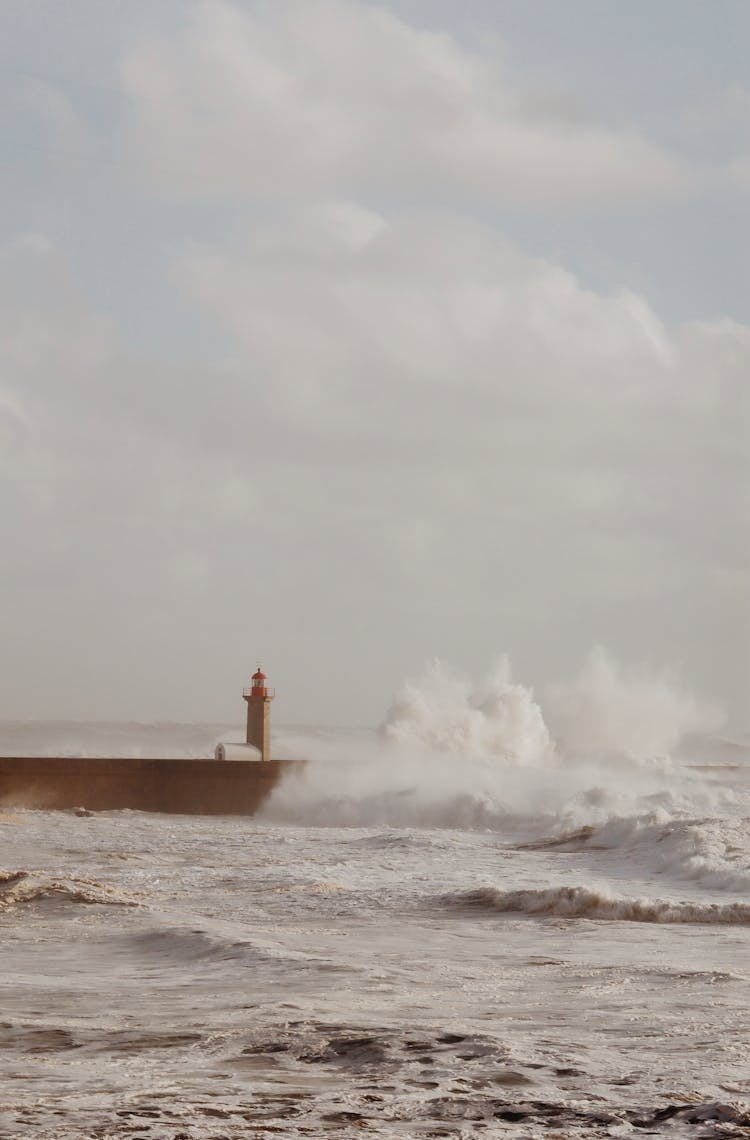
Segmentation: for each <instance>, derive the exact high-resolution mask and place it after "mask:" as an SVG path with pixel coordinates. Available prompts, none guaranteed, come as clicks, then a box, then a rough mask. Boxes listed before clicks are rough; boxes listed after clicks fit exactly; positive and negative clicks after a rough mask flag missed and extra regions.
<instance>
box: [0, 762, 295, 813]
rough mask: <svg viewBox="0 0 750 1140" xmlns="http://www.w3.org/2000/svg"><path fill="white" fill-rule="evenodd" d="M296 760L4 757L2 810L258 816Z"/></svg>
mask: <svg viewBox="0 0 750 1140" xmlns="http://www.w3.org/2000/svg"><path fill="white" fill-rule="evenodd" d="M303 767H304V764H303V762H301V761H296V760H268V761H265V762H263V761H256V762H253V761H244V762H243V761H231V760H184V759H179V760H177V759H174V760H172V759H169V760H158V759H153V760H149V759H140V758H139V759H127V758H121V757H80V756H55V757H34V756H0V807H26V808H40V809H44V810H47V811H50V810H55V809H62V808H74V807H86V808H89V809H90V810H91V811H113V810H118V809H122V808H131V809H133V810H134V811H154V812H167V813H176V814H183V815H253V814H254V813H255V812H256V811H257V810H258V808H259V807H260V806H261V804H262V803H263V802H264V801H265V800H266V799H267V798H268V796H269V795H270V794H271V792H272V791H273V789H274V788H275V787H276V785H277V784H278V783H279V782H280V781H281V779H282V778H294V776H295V775H298V774H299V773H300V772H301V770H302V768H303Z"/></svg>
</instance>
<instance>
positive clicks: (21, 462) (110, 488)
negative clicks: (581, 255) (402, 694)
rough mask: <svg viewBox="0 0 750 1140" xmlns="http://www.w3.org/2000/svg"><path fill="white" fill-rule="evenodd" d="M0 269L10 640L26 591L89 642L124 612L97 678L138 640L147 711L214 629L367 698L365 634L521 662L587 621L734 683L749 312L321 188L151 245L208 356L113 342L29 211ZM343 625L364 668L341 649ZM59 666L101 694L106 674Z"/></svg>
mask: <svg viewBox="0 0 750 1140" xmlns="http://www.w3.org/2000/svg"><path fill="white" fill-rule="evenodd" d="M0 270H1V272H0V295H2V296H3V297H4V298H5V301H4V306H5V307H6V309H7V312H8V318H7V320H6V321H5V323H4V325H3V330H2V332H3V337H2V352H1V354H0V355H1V359H0V365H1V367H2V377H3V404H2V409H3V414H4V416H5V418H4V419H3V420H2V423H3V425H4V426H3V432H4V434H3V435H2V437H1V438H2V439H4V440H5V442H6V444H7V450H8V453H9V454H10V452H12V455H11V456H10V467H9V468H6V469H5V472H4V473H5V475H6V476H8V478H6V482H5V484H4V487H5V490H4V491H3V492H2V494H0V514H1V515H2V525H3V534H4V537H5V540H6V543H7V549H8V550H9V551H10V554H9V555H8V556H7V558H6V574H7V576H8V579H9V581H10V582H11V584H12V586H13V589H12V596H13V598H14V601H13V607H12V612H9V613H8V614H6V615H5V616H6V618H7V622H6V627H7V628H8V629H12V630H15V631H16V633H15V635H14V636H16V637H17V638H19V639H21V641H19V644H20V643H21V642H22V634H21V632H20V631H21V630H22V629H23V628H24V627H25V626H26V625H28V624H29V623H30V622H37V623H38V622H39V620H40V614H41V615H46V616H45V617H44V620H45V621H53V624H54V623H57V624H58V625H59V626H60V629H61V632H60V635H59V636H60V638H61V641H60V652H61V653H62V652H63V645H65V646H68V651H69V652H70V653H72V654H74V656H75V655H77V659H78V660H80V659H81V657H82V656H86V655H88V657H87V660H89V661H91V660H99V659H100V658H101V660H102V663H103V664H102V668H104V661H105V656H104V649H103V648H101V649H100V640H101V638H102V637H106V638H108V642H109V643H110V644H111V643H113V641H114V642H118V643H122V644H124V645H129V644H130V643H131V641H132V645H131V649H130V650H129V652H130V654H131V656H133V655H135V656H138V654H139V653H141V655H144V654H145V657H147V658H148V660H147V662H145V663H144V662H142V663H141V664H140V665H139V669H140V670H141V672H140V673H139V675H138V679H136V678H132V679H129V681H128V688H127V690H126V691H125V690H124V691H123V695H122V699H123V701H125V699H126V698H127V700H128V701H132V702H136V701H137V700H140V701H141V702H143V703H144V704H145V706H146V707H148V702H149V700H151V699H152V698H151V694H152V693H155V692H157V691H158V689H159V686H158V684H157V683H156V682H157V677H158V671H159V669H160V668H161V669H163V668H164V665H163V664H160V662H163V659H164V655H165V654H166V655H167V656H168V659H169V668H170V669H172V670H175V671H176V675H175V684H176V686H177V688H176V692H175V695H174V700H175V701H176V702H177V703H176V705H175V706H170V707H169V708H167V709H165V708H164V707H163V700H164V694H163V687H162V691H161V692H160V694H159V700H160V701H161V702H162V703H161V705H160V708H159V710H157V709H156V708H154V715H157V714H158V715H177V716H180V715H183V716H184V715H187V716H190V715H194V713H193V712H192V711H191V710H188V709H184V708H182V709H181V708H180V706H179V699H180V691H181V690H180V678H182V681H183V683H184V692H193V691H194V690H195V685H196V681H195V679H194V676H193V672H192V671H193V670H194V669H195V668H199V669H204V666H200V667H198V666H196V665H195V662H194V661H193V660H192V658H191V649H190V647H191V646H192V645H194V644H201V643H202V640H201V639H203V643H205V644H210V643H211V642H212V640H213V638H214V637H215V636H216V633H215V631H216V630H219V631H222V633H221V635H220V636H221V638H222V639H223V640H224V643H225V644H224V648H223V651H222V654H223V655H222V666H221V667H222V669H226V671H227V675H229V673H230V672H231V671H232V669H235V668H236V669H238V670H240V669H241V668H242V667H243V664H242V655H243V653H244V652H246V649H247V644H248V638H250V639H251V640H252V639H255V644H256V645H258V644H260V646H261V647H262V646H263V645H269V644H273V647H274V654H276V655H277V659H278V660H283V659H284V657H285V656H288V658H289V660H290V661H291V664H288V665H287V668H288V669H289V674H288V677H287V684H289V685H290V686H291V687H292V688H293V689H296V690H297V691H299V692H301V693H307V694H310V701H312V702H313V703H314V702H315V701H323V702H325V700H326V695H325V694H326V692H327V691H328V690H327V686H326V684H325V683H324V681H321V682H320V684H319V686H318V682H317V681H315V680H312V681H311V680H310V677H309V676H308V675H307V672H308V671H309V670H311V669H312V670H313V671H315V668H316V665H318V667H319V669H320V671H321V672H322V674H323V675H328V676H331V675H332V673H331V671H334V673H336V671H337V670H338V671H339V672H338V673H336V675H337V676H338V677H339V678H340V681H339V682H337V683H340V684H342V685H343V690H340V692H341V693H342V694H343V696H342V699H346V700H347V701H351V707H352V709H353V710H359V711H358V712H357V711H353V712H352V713H351V715H352V716H353V717H356V716H357V715H359V716H362V717H365V718H366V717H367V716H370V717H373V718H375V717H377V715H379V712H380V711H381V708H380V707H378V706H377V705H376V707H373V703H375V702H376V697H375V695H374V694H376V693H378V694H379V696H378V698H377V699H378V700H380V699H381V698H382V702H383V704H384V703H385V702H386V701H387V699H388V696H389V695H390V694H389V692H388V691H387V688H388V686H389V685H390V684H391V683H392V678H391V677H387V678H386V677H383V676H382V675H380V674H379V670H380V669H381V667H382V665H383V663H384V662H386V661H388V660H390V661H391V662H393V661H394V660H395V661H396V663H397V664H396V668H401V667H402V665H405V664H406V663H407V662H409V661H414V660H415V658H416V659H417V661H418V660H419V659H420V658H421V657H422V656H423V655H428V654H430V653H435V652H441V653H443V654H444V655H445V656H447V657H449V658H453V659H457V660H459V661H463V660H465V658H466V654H468V653H477V652H481V651H482V647H484V651H486V652H488V653H490V652H494V651H496V650H498V649H503V648H507V649H509V650H510V651H511V652H512V653H513V654H514V656H520V657H521V659H522V661H525V662H527V663H528V662H529V661H532V660H533V661H534V662H536V665H535V667H534V668H533V670H532V669H529V667H528V664H527V665H525V666H524V671H527V670H528V671H530V672H533V675H534V676H535V677H539V674H540V673H543V671H544V670H545V669H548V670H549V672H551V673H559V672H560V671H561V670H565V668H566V666H567V660H568V658H567V657H566V655H569V656H572V657H573V658H575V657H577V656H578V655H579V654H580V653H581V652H582V651H583V650H585V648H586V647H587V646H588V644H590V643H591V642H592V641H595V640H597V639H599V640H606V641H607V642H608V643H609V644H611V645H612V646H613V648H614V649H615V651H617V652H620V653H623V654H624V655H625V656H627V657H630V658H633V657H635V658H637V657H638V656H639V655H640V654H641V653H644V654H647V655H650V656H651V657H652V659H656V660H659V659H666V660H670V659H672V658H674V657H678V658H681V659H682V663H683V665H684V666H685V672H686V675H687V676H688V678H689V680H690V683H691V684H693V685H697V687H699V688H700V687H703V688H708V691H709V692H713V693H714V694H716V695H718V696H719V697H723V696H724V691H725V690H726V691H729V692H731V690H732V686H733V685H735V686H736V682H737V677H738V676H740V662H741V659H742V654H743V653H744V651H745V650H744V646H745V644H746V639H745V637H744V634H743V632H742V629H741V623H739V622H738V619H737V613H738V612H742V611H741V610H739V611H738V606H740V605H741V604H744V603H743V599H747V597H748V593H749V592H750V584H749V583H748V563H749V558H748V536H747V534H746V533H745V529H744V527H743V526H741V525H739V523H738V520H741V519H743V518H746V517H747V516H748V513H749V508H750V503H748V501H747V494H748V491H747V488H748V455H747V447H746V440H747V438H748V433H747V428H748V391H747V385H746V376H747V374H748V366H749V365H750V330H748V329H747V328H745V327H743V326H740V325H737V324H733V323H732V322H728V321H724V322H714V323H710V324H704V325H692V326H687V327H685V328H682V329H677V330H670V329H667V328H665V327H664V326H663V325H662V324H661V323H660V321H659V320H658V318H657V317H656V315H655V314H654V313H653V311H652V310H651V309H650V307H649V306H648V304H647V303H646V302H645V301H644V300H643V298H640V297H637V296H633V295H631V294H628V293H625V294H621V295H613V296H601V295H597V294H595V293H592V292H589V291H587V290H585V289H583V288H582V287H581V286H580V284H579V283H578V282H577V281H576V280H575V278H574V277H573V276H572V275H570V274H569V273H567V272H565V271H564V270H563V269H561V268H560V267H559V266H556V265H554V264H552V263H550V262H547V261H542V260H538V259H533V258H529V257H528V256H526V255H524V254H523V253H522V252H520V251H519V250H518V249H516V248H515V247H513V246H511V245H509V244H508V243H506V242H504V241H503V240H501V239H500V238H498V237H497V236H496V235H495V234H494V233H493V232H492V231H491V230H486V229H483V228H482V227H479V226H476V225H473V224H469V223H466V222H461V221H458V220H456V219H447V218H444V217H432V218H430V217H422V218H420V219H412V220H409V219H406V218H403V217H402V218H400V219H399V220H396V221H394V220H389V219H387V218H386V217H384V216H378V215H376V214H372V213H368V212H366V211H363V210H362V209H361V208H359V207H352V206H350V205H346V204H344V205H339V204H336V203H331V204H328V205H325V206H321V207H320V208H315V209H304V210H299V211H295V212H293V213H292V214H291V215H288V216H281V217H279V218H278V221H277V224H276V225H275V226H271V225H269V223H268V221H266V222H264V223H263V224H258V225H257V226H256V227H252V228H250V229H249V230H248V231H247V233H246V235H245V239H244V242H243V243H240V244H239V245H237V247H236V248H234V249H233V250H232V251H231V252H227V251H226V250H225V249H221V248H210V247H202V248H201V247H197V246H196V247H195V248H194V249H193V251H192V252H191V253H190V255H189V256H187V257H185V258H184V259H183V260H182V261H181V262H180V263H178V264H177V265H176V266H175V269H174V276H175V279H176V280H177V281H178V282H179V283H180V286H181V288H182V289H183V290H184V291H185V293H186V295H187V296H189V297H190V298H191V300H192V303H194V304H195V305H197V306H199V307H200V309H201V310H202V311H203V312H204V313H208V314H210V315H211V316H212V317H213V318H214V320H215V321H216V322H217V323H218V325H219V326H220V328H221V329H222V330H224V332H225V334H226V336H227V338H228V339H229V342H230V343H231V345H232V347H233V352H234V357H233V359H232V360H230V361H228V362H227V363H225V364H224V365H223V366H222V367H209V366H197V365H191V366H182V367H180V366H175V365H171V366H165V365H163V364H159V365H157V364H155V363H154V362H153V361H148V360H145V361H134V360H132V359H130V357H129V354H128V353H127V352H126V351H125V350H124V348H123V346H122V345H120V344H118V342H117V338H116V337H115V336H114V334H113V333H112V330H111V329H110V328H109V326H108V324H107V322H106V321H104V322H103V321H102V320H101V318H99V317H98V316H97V315H96V313H95V312H94V311H93V310H92V308H91V307H90V305H88V304H87V303H86V302H85V300H84V299H83V298H82V297H81V296H80V294H79V293H78V292H77V289H76V287H75V281H74V280H73V279H72V278H71V275H70V273H69V271H68V270H67V268H66V267H65V263H64V261H63V259H61V257H60V255H59V254H58V253H57V252H56V251H55V250H54V249H52V248H49V247H44V246H43V245H42V244H40V243H39V242H37V243H32V244H31V245H30V244H29V243H28V242H27V243H22V244H21V245H16V246H15V247H13V248H12V249H11V250H10V251H6V254H5V257H4V258H0ZM24 283H25V284H24ZM27 286H28V287H27ZM11 301H13V304H14V305H15V307H14V308H13V306H12V305H11ZM30 457H31V459H30ZM94 473H95V474H94ZM29 479H31V480H32V482H34V485H35V486H37V487H38V488H39V493H38V494H36V493H35V494H34V495H32V496H31V499H32V500H33V518H34V525H33V527H31V528H30V516H29V501H30V499H29V494H28V490H29V485H28V480H29ZM30 564H31V565H32V566H38V567H40V568H41V567H43V568H44V581H45V583H46V586H45V592H44V594H43V595H40V594H39V591H38V588H37V586H36V584H35V580H34V576H33V575H32V576H31V578H30V577H29V572H28V567H29V565H30ZM7 596H8V597H10V596H11V595H10V594H9V595H7ZM53 605H54V606H55V611H54V615H52V614H51V613H50V612H49V607H50V606H53ZM92 607H93V610H94V612H97V613H98V614H99V617H98V618H97V620H96V621H95V622H93V623H92V621H91V613H92ZM280 615H283V619H281V618H280ZM76 621H77V624H76ZM248 621H250V622H251V625H252V629H251V630H249V629H248V626H247V623H248ZM50 636H51V635H50ZM712 638H714V639H718V640H717V643H716V645H715V646H713V648H712V647H711V639H712ZM165 639H166V640H165ZM363 639H365V640H366V642H367V650H366V652H364V651H363V644H362V642H363ZM71 646H72V647H73V648H70V647H71ZM144 647H146V648H145V649H144ZM321 647H322V648H321ZM48 651H49V653H51V654H52V656H54V652H53V650H52V649H49V647H48ZM258 651H261V650H260V649H259V650H258ZM24 652H25V650H24ZM29 654H30V655H29V660H28V669H29V670H33V665H34V660H33V655H32V654H31V651H30V650H29ZM352 655H355V656H356V657H357V659H358V660H359V661H360V662H361V661H363V659H364V658H365V657H366V658H367V664H366V665H365V664H362V666H361V667H362V669H363V670H369V671H370V672H369V674H368V680H367V683H366V684H363V677H362V676H358V677H356V678H351V683H349V681H347V680H344V679H343V676H342V674H341V673H340V670H341V669H342V668H343V666H342V664H341V662H342V661H344V660H346V658H347V657H349V658H351V657H352ZM126 656H127V654H126ZM177 658H179V661H178V660H177ZM316 658H317V661H316ZM539 662H541V663H542V664H541V665H539ZM468 663H469V664H471V663H472V662H468ZM210 667H211V668H213V665H211V666H210ZM205 669H209V662H206V664H205ZM191 678H192V679H191ZM540 679H543V676H542V677H541V678H540ZM23 682H24V673H23V670H21V671H20V672H19V673H18V679H17V684H18V685H19V686H20V685H22V684H23ZM15 683H16V682H14V684H15ZM27 683H28V678H27ZM206 683H207V689H208V690H209V691H215V689H216V678H215V677H211V678H210V679H209V678H208V677H206ZM76 684H77V682H74V681H71V692H73V690H75V689H76ZM222 684H223V683H222ZM227 685H228V691H231V678H229V676H228V680H227ZM97 686H98V687H97ZM191 686H192V687H191ZM378 686H380V688H378ZM384 690H386V691H384ZM76 691H77V690H76ZM224 691H225V690H224V688H223V687H221V692H224ZM87 692H88V693H89V694H90V695H91V696H92V699H93V698H95V697H96V698H97V699H99V698H101V701H104V707H110V708H112V706H107V705H106V702H107V701H108V700H110V697H109V696H108V690H107V689H106V683H105V681H104V680H102V682H101V684H99V682H97V681H95V680H92V681H91V684H90V686H89V688H88V690H87ZM63 693H64V687H63V689H61V690H60V694H61V695H60V699H61V700H62V699H63V696H62V694H63ZM368 702H370V703H368ZM99 707H100V708H101V707H102V706H101V705H100V706H99ZM137 708H140V706H134V705H129V706H126V709H125V715H134V714H136V710H137ZM112 712H113V713H114V708H112ZM310 712H311V710H310V708H307V709H306V710H304V711H302V715H306V714H307V715H309V714H310ZM114 714H115V715H117V714H116V713H114ZM82 715H86V713H85V711H83V712H82ZM98 715H106V714H105V712H104V711H101V712H100V713H99V714H98ZM137 715H148V714H147V713H146V714H144V713H143V712H142V711H138V712H137ZM201 715H210V712H207V713H202V714H201ZM330 715H335V714H334V712H333V710H331V713H330Z"/></svg>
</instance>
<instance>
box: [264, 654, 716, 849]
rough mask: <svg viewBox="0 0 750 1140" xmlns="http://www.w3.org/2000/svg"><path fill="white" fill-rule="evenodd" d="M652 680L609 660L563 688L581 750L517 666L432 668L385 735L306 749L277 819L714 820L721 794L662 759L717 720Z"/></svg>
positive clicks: (429, 822)
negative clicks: (477, 677) (702, 816)
mask: <svg viewBox="0 0 750 1140" xmlns="http://www.w3.org/2000/svg"><path fill="white" fill-rule="evenodd" d="M645 677H646V674H642V675H641V674H638V680H637V683H636V681H635V680H634V679H633V676H632V675H630V674H628V673H626V672H625V671H623V670H621V669H620V668H619V667H618V666H617V665H616V664H615V663H614V662H612V661H611V659H610V658H608V657H607V656H606V655H603V654H602V653H601V651H597V652H596V653H595V654H594V655H593V656H592V657H591V658H590V659H589V662H588V663H587V664H586V666H585V667H584V669H583V671H582V672H581V674H580V675H579V676H578V677H577V678H576V679H575V680H574V681H573V682H572V683H570V684H569V685H568V686H567V687H566V686H557V687H555V688H554V689H553V690H552V698H551V699H552V703H553V706H554V712H555V713H556V714H557V716H558V720H560V719H562V720H563V721H564V722H565V724H567V726H568V728H569V729H570V734H569V735H570V739H569V740H560V741H557V742H555V741H554V740H553V736H552V734H551V732H550V731H549V729H548V726H547V721H546V718H545V714H544V712H543V710H542V706H541V704H540V703H538V702H537V701H536V700H535V698H534V693H533V691H532V690H531V689H530V688H528V687H526V686H524V685H522V684H519V683H517V682H514V681H513V680H512V676H511V670H510V665H509V663H508V661H507V659H505V658H502V659H501V660H500V663H499V665H498V666H497V667H496V668H495V669H494V670H493V671H492V673H491V674H490V675H489V677H488V678H487V679H486V680H485V681H484V682H483V683H480V684H476V685H475V684H472V683H471V682H470V681H469V680H468V679H466V678H465V677H461V676H459V675H458V674H456V673H454V672H453V671H451V670H450V669H449V668H447V667H446V666H444V665H442V664H441V663H439V662H433V663H431V664H430V665H428V666H427V668H426V669H425V671H424V673H423V674H422V676H421V677H419V678H417V679H414V680H409V681H407V682H405V683H404V685H403V686H402V688H401V689H400V690H399V692H398V693H397V694H396V696H395V697H394V700H393V702H392V704H391V707H390V709H389V710H388V713H387V715H386V717H385V720H384V722H383V724H382V725H381V727H380V728H379V730H378V731H377V732H376V733H372V734H369V735H368V734H365V733H360V734H358V735H357V737H356V738H353V739H351V740H350V741H348V742H346V741H344V739H343V738H342V737H340V736H338V737H329V738H328V739H327V740H323V739H321V737H320V736H318V737H317V738H315V739H310V740H309V742H308V745H307V747H306V748H305V749H301V748H300V742H299V740H297V741H296V742H295V745H296V746H295V754H296V755H300V756H303V757H304V758H306V759H309V760H310V764H309V765H308V768H307V769H306V771H305V772H304V774H303V775H302V777H301V778H300V779H299V780H295V781H294V783H287V784H283V785H282V786H281V787H280V788H279V789H278V790H277V791H276V792H275V793H274V795H273V796H272V798H271V800H270V801H269V803H268V804H267V806H266V809H265V811H264V814H265V815H266V817H267V818H269V819H275V820H279V821H281V820H286V821H295V822H304V823H311V824H317V825H324V826H325V825H334V826H335V825H345V826H367V825H371V824H372V825H381V824H382V825H392V826H423V827H459V828H492V829H493V830H507V829H508V827H510V826H512V825H513V824H514V821H515V822H518V823H522V822H523V820H524V819H527V820H534V821H535V825H536V826H539V824H540V822H541V821H544V823H545V825H546V826H547V827H548V828H549V829H550V830H553V831H554V830H555V829H556V828H557V829H560V830H563V829H565V828H566V827H572V826H576V825H578V826H580V825H582V824H585V823H589V822H603V821H606V820H608V819H610V818H612V817H618V816H630V815H643V814H646V813H649V812H653V811H655V810H657V809H659V810H662V811H664V812H666V813H668V814H672V813H677V814H679V813H688V814H695V813H696V811H706V812H707V811H710V810H711V806H712V803H713V802H714V801H715V798H716V793H714V792H712V791H711V789H710V787H708V786H707V785H706V784H705V781H704V780H703V778H702V777H701V776H700V775H699V774H698V773H697V772H696V771H695V770H691V769H689V768H687V767H686V766H685V765H683V764H682V763H681V762H680V761H679V759H673V758H670V757H669V756H664V755H658V751H659V750H661V749H662V748H663V747H664V745H665V744H667V743H668V744H670V745H672V746H674V744H675V743H676V742H677V741H678V740H679V736H680V733H681V732H683V731H694V730H695V729H696V728H697V727H698V726H699V725H705V724H709V723H711V724H712V723H715V718H714V714H713V712H712V713H711V716H710V717H709V714H708V712H706V711H705V710H703V708H702V706H700V705H699V704H698V702H696V701H695V700H694V699H693V698H691V697H690V696H689V695H688V694H686V693H684V692H683V691H682V690H681V689H679V688H678V687H674V688H670V686H669V684H668V682H667V679H666V677H665V676H664V675H662V674H659V676H658V678H657V681H658V683H657V693H656V696H654V695H653V694H652V693H651V691H650V689H649V685H648V683H647V682H646V680H645ZM608 710H611V711H608ZM563 714H567V721H565V718H564V715H563ZM587 724H588V726H589V731H588V736H587V735H586V725H587ZM573 730H575V731H573ZM618 731H619V743H618ZM283 749H284V741H283V738H282V740H281V741H280V742H279V744H278V747H277V752H278V751H279V750H281V752H283ZM579 749H580V750H579ZM652 749H656V750H657V752H654V751H652Z"/></svg>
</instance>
